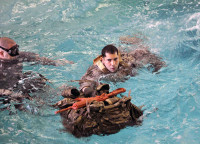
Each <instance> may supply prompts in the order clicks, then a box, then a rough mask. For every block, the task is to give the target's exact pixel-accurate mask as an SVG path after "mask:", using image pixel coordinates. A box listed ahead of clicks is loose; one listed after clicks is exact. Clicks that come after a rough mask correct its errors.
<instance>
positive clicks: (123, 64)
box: [79, 37, 166, 97]
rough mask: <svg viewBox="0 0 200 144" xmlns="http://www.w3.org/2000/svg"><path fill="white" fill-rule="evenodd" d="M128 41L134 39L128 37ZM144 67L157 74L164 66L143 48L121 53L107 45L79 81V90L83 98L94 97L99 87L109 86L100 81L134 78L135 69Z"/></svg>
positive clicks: (160, 60)
mask: <svg viewBox="0 0 200 144" xmlns="http://www.w3.org/2000/svg"><path fill="white" fill-rule="evenodd" d="M128 40H130V41H131V40H135V39H133V38H132V39H131V38H130V37H129V39H128ZM129 44H131V43H129ZM145 65H147V69H148V70H151V69H153V70H152V72H158V70H159V69H160V68H162V67H163V66H166V65H165V62H163V61H162V59H161V58H160V57H158V56H156V55H155V54H153V53H151V52H150V51H149V50H148V49H147V48H145V47H142V48H137V49H134V50H133V51H131V52H121V51H119V50H118V49H117V48H116V47H115V46H114V45H107V46H105V47H104V48H103V49H102V52H101V55H100V56H98V57H97V58H95V59H94V61H93V65H92V66H90V67H89V68H88V70H87V72H86V73H85V74H84V75H83V76H82V78H81V80H80V81H79V84H80V88H79V89H80V91H81V92H83V93H84V95H85V96H88V97H90V96H95V93H96V90H98V89H99V86H100V88H101V87H102V86H105V87H104V88H107V89H109V88H108V87H109V86H106V85H107V84H105V85H104V84H101V83H100V82H99V81H100V80H105V81H111V82H118V81H125V80H126V79H128V76H135V75H136V74H137V69H139V68H142V67H144V66H145ZM97 88H98V89H97Z"/></svg>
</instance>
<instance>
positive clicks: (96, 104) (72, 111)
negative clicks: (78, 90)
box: [54, 88, 143, 137]
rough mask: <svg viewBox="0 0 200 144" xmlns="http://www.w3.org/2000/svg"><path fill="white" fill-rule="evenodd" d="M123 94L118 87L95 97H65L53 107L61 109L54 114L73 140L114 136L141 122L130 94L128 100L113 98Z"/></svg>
mask: <svg viewBox="0 0 200 144" xmlns="http://www.w3.org/2000/svg"><path fill="white" fill-rule="evenodd" d="M124 91H125V89H123V88H120V89H117V90H114V91H113V92H111V93H109V94H105V93H104V94H102V95H101V96H96V97H90V98H76V99H71V98H67V99H66V98H65V99H63V100H61V101H59V102H58V103H57V104H55V105H54V106H55V107H57V108H60V109H61V111H57V113H60V115H61V118H62V124H63V126H64V128H65V130H66V131H68V132H70V133H72V134H73V135H74V136H75V137H87V136H91V135H92V134H96V135H108V134H114V133H117V132H119V131H120V129H123V128H125V127H126V126H133V125H140V124H141V122H142V121H141V120H139V117H140V116H142V115H143V111H142V110H141V109H140V108H139V107H137V106H135V105H134V104H132V103H131V96H130V93H129V96H128V97H126V96H123V97H122V98H119V97H116V95H117V94H119V93H122V92H124ZM100 99H101V100H100ZM77 101H78V102H77ZM77 103H78V104H77ZM77 105H78V106H77ZM63 108H65V109H63Z"/></svg>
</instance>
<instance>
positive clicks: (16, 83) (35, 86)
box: [0, 37, 73, 103]
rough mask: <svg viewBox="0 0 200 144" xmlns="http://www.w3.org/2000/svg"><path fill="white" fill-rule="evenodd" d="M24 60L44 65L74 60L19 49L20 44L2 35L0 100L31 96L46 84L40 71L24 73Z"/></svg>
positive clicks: (6, 100) (57, 64)
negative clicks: (54, 57)
mask: <svg viewBox="0 0 200 144" xmlns="http://www.w3.org/2000/svg"><path fill="white" fill-rule="evenodd" d="M23 62H35V63H36V64H42V65H53V66H59V65H64V64H67V63H70V64H72V63H73V62H71V61H68V60H51V59H49V58H46V57H40V56H39V55H38V54H35V53H32V52H23V51H19V45H18V44H16V42H15V41H14V40H12V39H10V38H8V37H0V98H1V99H0V101H1V102H2V101H3V102H2V103H9V101H10V99H12V98H13V99H15V100H16V99H18V98H19V97H20V99H21V98H22V97H26V98H27V97H28V98H29V99H30V97H29V96H28V95H27V94H29V93H31V92H34V91H38V90H40V89H42V87H44V86H45V83H46V80H47V79H45V78H44V76H42V75H41V74H38V73H33V72H26V73H23V72H22V70H23Z"/></svg>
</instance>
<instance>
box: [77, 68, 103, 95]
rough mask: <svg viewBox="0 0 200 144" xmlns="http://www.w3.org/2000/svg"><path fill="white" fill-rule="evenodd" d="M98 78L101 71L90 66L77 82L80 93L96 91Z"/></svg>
mask: <svg viewBox="0 0 200 144" xmlns="http://www.w3.org/2000/svg"><path fill="white" fill-rule="evenodd" d="M100 76H101V71H100V70H99V69H98V67H97V66H94V65H92V66H91V67H90V68H89V69H88V70H87V72H86V73H85V74H84V75H83V77H82V78H81V81H80V82H79V84H80V88H79V89H80V90H81V91H82V92H86V91H88V93H90V92H91V91H94V90H96V87H97V86H98V85H99V82H98V80H99V77H100Z"/></svg>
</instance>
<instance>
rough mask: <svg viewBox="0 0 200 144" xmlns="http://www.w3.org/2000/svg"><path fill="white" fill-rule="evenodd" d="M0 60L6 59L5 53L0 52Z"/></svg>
mask: <svg viewBox="0 0 200 144" xmlns="http://www.w3.org/2000/svg"><path fill="white" fill-rule="evenodd" d="M0 58H4V52H3V51H1V50H0Z"/></svg>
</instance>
